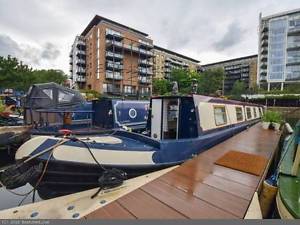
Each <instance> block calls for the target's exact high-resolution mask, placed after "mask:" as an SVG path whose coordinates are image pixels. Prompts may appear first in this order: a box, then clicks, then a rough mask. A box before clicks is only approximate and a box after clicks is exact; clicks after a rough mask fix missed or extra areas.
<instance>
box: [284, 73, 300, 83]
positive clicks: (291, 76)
mask: <svg viewBox="0 0 300 225" xmlns="http://www.w3.org/2000/svg"><path fill="white" fill-rule="evenodd" d="M299 80H300V71H294V72H287V74H286V81H299Z"/></svg>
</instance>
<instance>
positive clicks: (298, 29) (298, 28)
mask: <svg viewBox="0 0 300 225" xmlns="http://www.w3.org/2000/svg"><path fill="white" fill-rule="evenodd" d="M298 31H300V27H291V28H289V31H288V32H289V33H292V32H298Z"/></svg>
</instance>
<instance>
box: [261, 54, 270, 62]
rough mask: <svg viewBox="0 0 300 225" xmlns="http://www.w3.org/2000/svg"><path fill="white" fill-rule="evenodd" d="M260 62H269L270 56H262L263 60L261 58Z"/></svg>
mask: <svg viewBox="0 0 300 225" xmlns="http://www.w3.org/2000/svg"><path fill="white" fill-rule="evenodd" d="M260 60H261V61H262V62H267V61H268V56H267V55H262V56H261V58H260Z"/></svg>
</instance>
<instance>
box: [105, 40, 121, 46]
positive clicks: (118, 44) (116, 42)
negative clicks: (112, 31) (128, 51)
mask: <svg viewBox="0 0 300 225" xmlns="http://www.w3.org/2000/svg"><path fill="white" fill-rule="evenodd" d="M106 43H107V44H109V45H115V46H118V47H123V43H122V42H120V41H111V40H106Z"/></svg>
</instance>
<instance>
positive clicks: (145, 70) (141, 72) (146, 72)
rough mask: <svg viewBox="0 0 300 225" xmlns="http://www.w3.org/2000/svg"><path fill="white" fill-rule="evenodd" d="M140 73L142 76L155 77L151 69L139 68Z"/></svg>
mask: <svg viewBox="0 0 300 225" xmlns="http://www.w3.org/2000/svg"><path fill="white" fill-rule="evenodd" d="M138 71H139V73H140V74H144V75H153V72H152V70H150V69H146V68H142V67H139V68H138Z"/></svg>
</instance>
